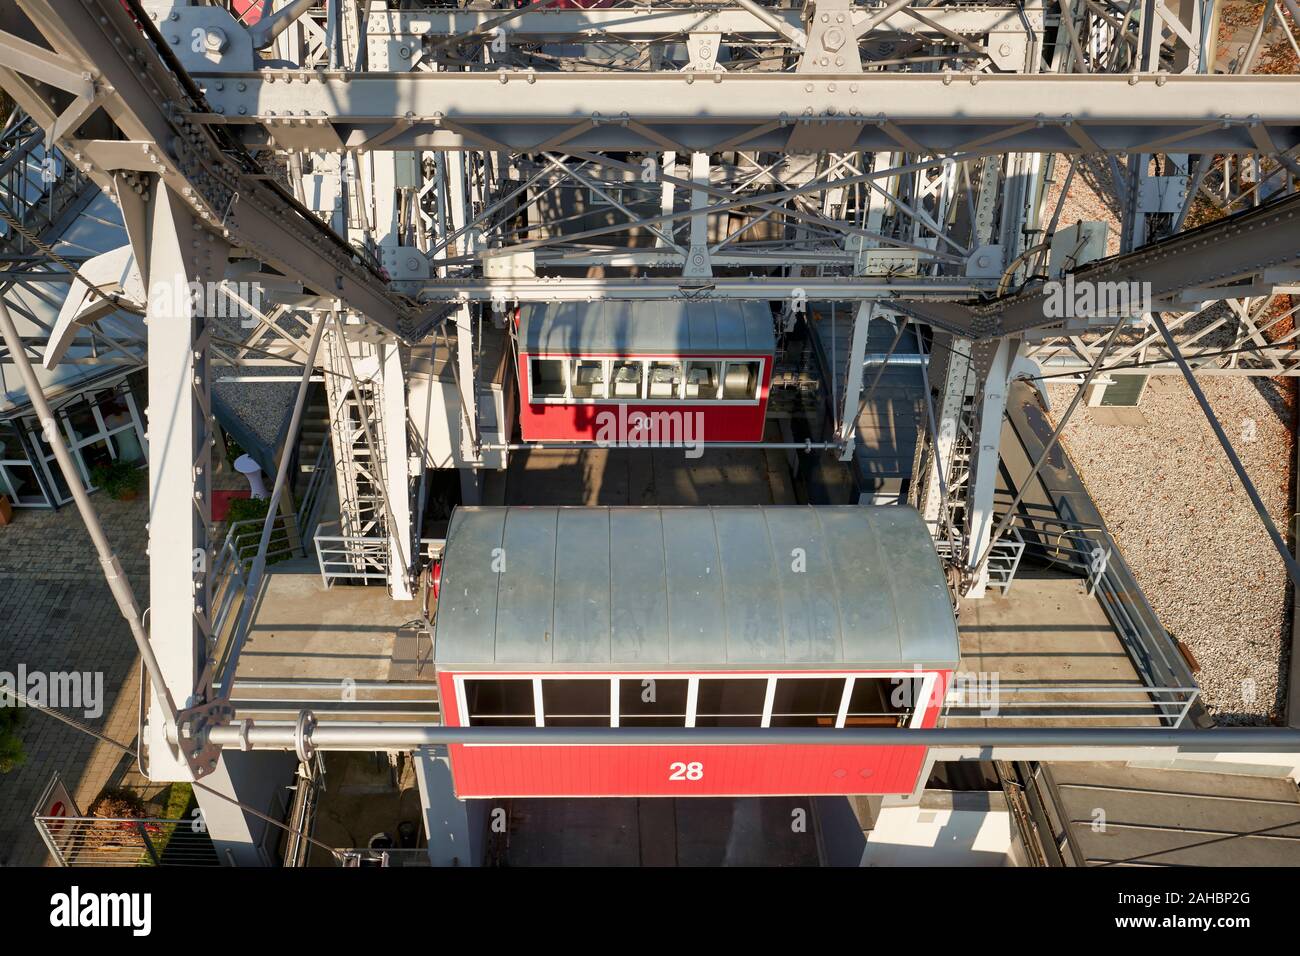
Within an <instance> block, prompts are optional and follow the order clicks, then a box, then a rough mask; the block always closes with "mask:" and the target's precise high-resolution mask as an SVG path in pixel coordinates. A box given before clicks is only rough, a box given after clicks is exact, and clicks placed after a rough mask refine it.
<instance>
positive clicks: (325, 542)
mask: <svg viewBox="0 0 1300 956" xmlns="http://www.w3.org/2000/svg"><path fill="white" fill-rule="evenodd" d="M345 348H346V349H349V353H348V354H349V355H350V356H351V358H352V365H353V367H354V368H355V370H356V374H357V387H356V388H354V387H353V384H352V379H351V377H350V376H349V374H348V363H347V362H346V360H345V359H344V356H343V351H342V350H343V349H345ZM324 351H325V370H326V375H325V396H326V401H327V403H328V406H329V439H330V445H331V446H332V448H333V459H334V474H335V485H336V487H337V489H338V499H339V518H338V521H337V522H336V524H337V528H338V534H337V535H320V534H317V535H316V548H317V554H318V557H319V558H320V563H321V573H322V574H323V575H325V576H326V579H327V581H331V580H335V579H348V578H355V579H358V580H361V581H369V580H383V579H386V578H387V575H388V543H387V542H388V527H387V521H386V519H385V514H384V499H383V489H382V483H383V481H384V480H385V469H384V458H383V454H384V424H383V416H382V414H381V412H380V407H381V406H382V403H383V387H382V383H381V381H380V378H379V376H378V374H377V364H378V363H377V354H376V349H375V347H374V346H373V345H372V344H370V343H368V342H352V341H347V340H345V339H343V338H342V337H341V336H339V335H338V333H337V332H335V331H334V330H330V331H328V332H327V333H326V334H325V342H324ZM362 416H364V421H367V422H369V425H370V433H371V435H372V436H373V439H374V447H373V449H372V448H371V446H370V443H369V442H368V441H367V439H366V429H365V426H364V425H363V417H362ZM327 527H328V526H327V525H325V524H322V525H321V528H322V529H325V528H327ZM327 565H328V568H327Z"/></svg>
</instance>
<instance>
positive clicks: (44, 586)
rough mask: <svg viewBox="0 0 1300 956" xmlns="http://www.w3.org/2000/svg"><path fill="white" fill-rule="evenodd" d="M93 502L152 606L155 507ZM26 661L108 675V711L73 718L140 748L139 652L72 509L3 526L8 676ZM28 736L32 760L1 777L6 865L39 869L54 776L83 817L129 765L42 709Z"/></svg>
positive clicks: (0, 580)
mask: <svg viewBox="0 0 1300 956" xmlns="http://www.w3.org/2000/svg"><path fill="white" fill-rule="evenodd" d="M91 501H92V502H93V504H94V506H95V510H96V511H97V512H98V514H99V517H100V521H101V522H102V523H103V525H104V530H105V533H106V534H107V535H108V538H109V541H111V542H112V544H113V548H114V549H115V550H116V551H117V554H118V557H119V558H120V560H121V561H122V566H123V569H124V570H125V571H126V574H127V578H128V580H129V581H130V582H131V584H132V586H133V587H134V589H135V593H136V597H137V600H138V601H139V602H140V606H141V607H144V606H145V605H146V604H147V603H148V602H147V595H148V585H149V582H148V567H149V566H148V559H147V558H146V555H145V544H146V531H145V522H146V521H147V520H148V506H147V504H146V502H145V500H144V499H143V498H140V499H137V500H136V501H130V502H125V501H114V500H112V499H111V498H109V497H108V496H107V495H104V494H95V495H92V496H91ZM19 664H24V665H26V668H27V671H28V672H29V673H31V672H33V671H41V672H49V671H78V672H83V673H84V672H102V674H103V701H102V707H103V712H102V714H100V716H99V717H98V718H97V719H85V718H84V717H83V714H82V713H81V712H80V711H74V712H72V714H71V716H73V717H76V718H77V719H78V720H81V721H82V722H83V723H85V724H87V725H89V726H90V727H93V728H94V729H96V730H97V731H99V732H100V733H103V734H106V735H107V736H109V737H111V738H113V739H115V740H119V741H122V742H123V743H131V744H133V743H134V741H135V736H136V724H137V717H138V707H139V686H140V684H139V655H138V654H137V653H136V650H135V644H134V642H133V641H132V639H131V631H130V629H129V628H128V627H127V624H126V621H124V620H123V619H122V616H121V614H120V613H119V611H118V609H117V603H116V602H115V601H114V600H113V596H112V594H111V593H110V592H109V589H108V585H107V584H106V583H105V582H104V575H103V571H102V570H101V568H100V565H99V561H98V560H97V559H96V556H95V549H94V547H93V546H92V545H91V543H90V536H89V535H88V534H87V533H86V530H85V528H84V526H83V525H82V523H81V517H80V515H79V514H78V513H77V510H76V508H75V507H74V506H72V505H70V504H69V505H66V506H64V507H63V508H61V509H60V510H58V511H46V510H35V509H21V510H16V511H15V515H14V521H13V524H10V525H8V526H5V527H0V671H8V672H10V673H16V671H17V668H18V665H19ZM20 732H21V736H22V739H23V743H24V746H25V749H26V753H27V759H26V762H25V763H24V764H23V765H21V766H20V767H18V768H16V769H15V770H13V771H11V772H10V773H7V774H2V775H0V865H11V866H40V865H43V864H46V863H48V853H47V852H46V850H45V846H44V844H43V843H42V842H41V839H40V836H39V835H38V834H37V832H36V828H35V825H34V824H33V823H32V818H31V815H32V809H33V807H34V806H35V804H36V801H37V800H38V799H39V798H40V795H41V791H42V790H43V789H44V788H45V785H46V784H47V783H48V782H49V780H50V777H51V776H52V775H53V774H54V773H55V771H57V772H59V773H60V774H61V775H62V777H63V779H64V781H65V783H66V784H67V786H68V789H69V790H70V791H71V792H72V794H73V797H74V799H75V800H76V801H77V804H78V806H80V807H81V809H82V810H83V811H84V810H86V809H87V808H88V807H89V806H90V804H91V802H92V801H93V800H94V799H95V797H96V796H97V795H98V794H99V791H100V790H101V789H103V787H104V786H105V784H106V783H108V782H109V780H110V779H112V778H114V777H115V775H116V774H117V772H118V770H119V766H120V765H124V764H125V763H126V762H127V761H129V760H130V758H129V757H125V758H124V755H123V754H122V752H121V751H120V750H117V749H116V748H114V747H111V746H109V745H108V744H105V743H102V742H100V741H97V740H95V739H94V738H92V737H90V736H89V735H87V734H84V733H82V732H80V731H78V730H76V729H75V728H72V727H69V726H67V725H66V724H63V723H60V722H59V721H57V720H55V719H54V718H52V717H49V716H47V715H45V714H42V713H40V712H38V711H33V710H27V711H26V714H25V718H24V720H23V724H22V727H21V731H20Z"/></svg>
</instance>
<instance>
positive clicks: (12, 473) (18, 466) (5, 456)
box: [0, 422, 50, 508]
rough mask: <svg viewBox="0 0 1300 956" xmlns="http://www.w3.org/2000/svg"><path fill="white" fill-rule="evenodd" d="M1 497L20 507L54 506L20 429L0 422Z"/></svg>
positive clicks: (10, 423)
mask: <svg viewBox="0 0 1300 956" xmlns="http://www.w3.org/2000/svg"><path fill="white" fill-rule="evenodd" d="M0 495H7V496H8V498H9V500H10V501H11V502H12V503H13V504H14V506H15V507H18V508H48V507H49V506H50V501H49V499H48V498H46V497H45V489H44V488H43V487H41V483H40V481H38V480H37V478H36V467H35V466H34V465H33V464H32V463H31V462H30V461H29V460H28V458H27V450H26V449H25V448H24V447H23V443H22V440H21V438H20V437H19V432H18V426H17V425H15V424H14V423H12V422H0Z"/></svg>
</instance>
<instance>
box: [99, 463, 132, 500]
mask: <svg viewBox="0 0 1300 956" xmlns="http://www.w3.org/2000/svg"><path fill="white" fill-rule="evenodd" d="M90 480H91V481H92V482H93V483H94V484H95V485H96V487H99V488H103V489H104V490H105V491H106V492H108V494H109V495H110V496H111V497H113V498H115V499H117V500H118V501H134V500H135V498H136V496H137V495H139V494H140V489H141V488H142V487H144V472H142V471H141V470H140V469H139V468H137V467H136V466H135V465H132V464H130V463H128V462H125V461H114V462H111V463H109V464H107V465H100V466H99V467H98V468H96V469H95V470H94V471H92V472H91V473H90Z"/></svg>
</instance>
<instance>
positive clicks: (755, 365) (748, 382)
mask: <svg viewBox="0 0 1300 956" xmlns="http://www.w3.org/2000/svg"><path fill="white" fill-rule="evenodd" d="M762 367H763V364H762V363H761V362H728V363H727V370H726V372H725V373H724V374H723V379H722V397H723V398H724V399H727V400H729V401H743V400H745V399H754V398H757V397H758V382H759V373H760V371H761V369H762Z"/></svg>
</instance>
